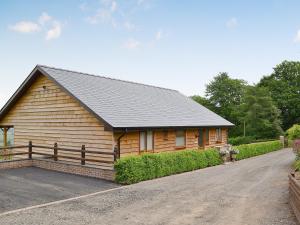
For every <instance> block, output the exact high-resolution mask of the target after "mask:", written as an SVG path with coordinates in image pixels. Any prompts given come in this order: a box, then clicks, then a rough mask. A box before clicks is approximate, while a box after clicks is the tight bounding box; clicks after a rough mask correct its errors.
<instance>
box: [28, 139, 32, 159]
mask: <svg viewBox="0 0 300 225" xmlns="http://www.w3.org/2000/svg"><path fill="white" fill-rule="evenodd" d="M28 159H32V141H29V145H28Z"/></svg>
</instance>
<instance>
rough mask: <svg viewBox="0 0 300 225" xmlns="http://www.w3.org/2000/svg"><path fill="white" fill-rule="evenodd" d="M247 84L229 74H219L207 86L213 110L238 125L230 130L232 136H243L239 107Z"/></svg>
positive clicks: (207, 94) (207, 95) (207, 93)
mask: <svg viewBox="0 0 300 225" xmlns="http://www.w3.org/2000/svg"><path fill="white" fill-rule="evenodd" d="M246 86H247V82H246V81H244V80H240V79H232V78H230V77H229V76H228V74H227V73H224V72H223V73H219V74H218V75H217V76H216V77H214V79H213V81H211V82H210V83H209V84H208V85H207V86H206V97H207V99H208V101H209V103H210V104H211V105H212V107H211V109H212V110H213V111H214V112H216V113H217V114H219V115H220V116H222V117H224V118H225V119H227V120H229V121H230V122H232V123H234V124H235V125H236V127H235V128H232V129H230V134H231V135H232V136H237V135H240V134H241V132H242V131H241V128H240V121H239V119H238V118H239V110H238V108H239V106H240V105H241V103H242V101H243V97H244V94H245V88H246Z"/></svg>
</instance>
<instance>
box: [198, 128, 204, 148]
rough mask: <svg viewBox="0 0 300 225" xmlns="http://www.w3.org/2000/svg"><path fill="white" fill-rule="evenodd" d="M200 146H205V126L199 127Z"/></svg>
mask: <svg viewBox="0 0 300 225" xmlns="http://www.w3.org/2000/svg"><path fill="white" fill-rule="evenodd" d="M198 146H199V147H203V146H204V141H203V128H200V129H199V134H198Z"/></svg>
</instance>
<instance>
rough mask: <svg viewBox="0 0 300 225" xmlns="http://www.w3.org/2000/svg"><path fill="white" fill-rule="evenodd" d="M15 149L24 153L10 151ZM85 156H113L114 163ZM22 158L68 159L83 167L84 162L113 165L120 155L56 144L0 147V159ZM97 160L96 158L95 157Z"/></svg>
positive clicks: (83, 147) (83, 146) (115, 152)
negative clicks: (40, 150)
mask: <svg viewBox="0 0 300 225" xmlns="http://www.w3.org/2000/svg"><path fill="white" fill-rule="evenodd" d="M17 149H23V150H24V149H25V151H21V152H16V151H12V150H17ZM35 149H45V150H48V151H47V153H44V152H38V151H35ZM61 153H77V154H78V153H79V155H80V156H78V157H77V156H68V155H62V154H61ZM87 154H93V155H99V156H100V155H106V156H113V158H114V161H106V160H102V159H101V160H100V159H95V158H87ZM22 155H23V156H24V155H25V157H26V156H27V157H26V158H28V159H32V158H33V156H34V155H37V156H46V157H47V158H48V159H53V160H54V161H58V160H61V159H69V160H75V161H79V162H80V163H81V165H85V164H86V162H92V163H105V164H113V163H114V162H115V161H116V160H117V159H118V158H119V157H120V154H119V152H118V151H117V150H115V151H114V152H103V151H91V150H86V147H85V145H82V147H81V149H69V148H60V147H59V146H58V144H57V143H55V144H54V146H53V147H49V146H41V145H33V144H32V142H31V141H30V142H29V144H28V145H23V146H8V147H0V159H1V157H2V159H4V160H5V159H6V160H9V159H10V160H13V156H22ZM96 158H97V157H96Z"/></svg>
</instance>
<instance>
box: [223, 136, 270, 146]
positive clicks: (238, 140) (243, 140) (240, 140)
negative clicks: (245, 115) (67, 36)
mask: <svg viewBox="0 0 300 225" xmlns="http://www.w3.org/2000/svg"><path fill="white" fill-rule="evenodd" d="M269 141H275V139H256V138H255V137H253V136H245V137H243V136H241V137H234V138H229V139H228V143H229V144H231V145H233V146H237V145H245V144H251V143H259V142H269Z"/></svg>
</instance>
